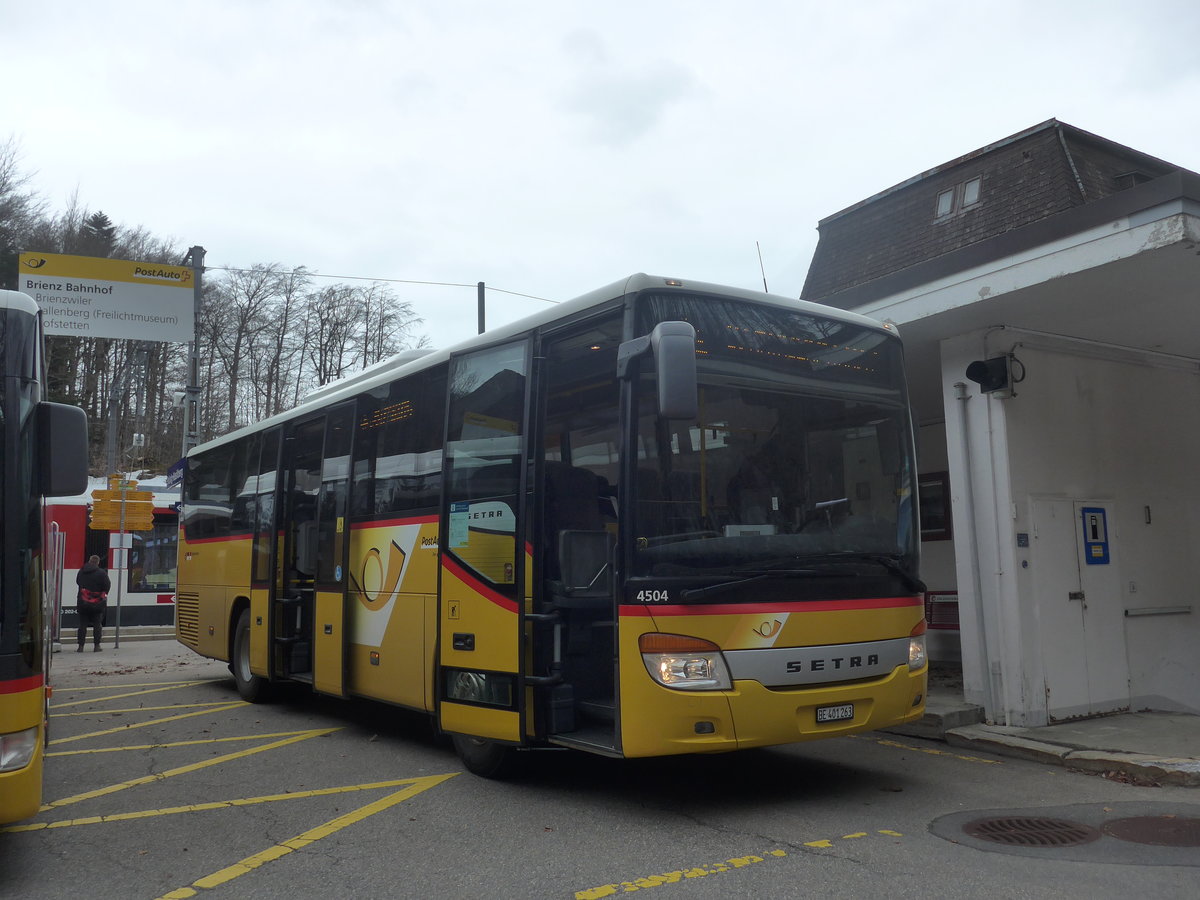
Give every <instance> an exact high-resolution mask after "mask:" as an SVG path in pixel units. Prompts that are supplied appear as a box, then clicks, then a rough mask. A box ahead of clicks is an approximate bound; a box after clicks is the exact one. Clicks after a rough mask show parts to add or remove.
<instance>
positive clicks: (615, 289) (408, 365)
mask: <svg viewBox="0 0 1200 900" xmlns="http://www.w3.org/2000/svg"><path fill="white" fill-rule="evenodd" d="M651 288H664V289H667V290H671V291H678V292H681V293H700V294H719V295H721V296H724V297H732V298H734V299H738V300H749V301H752V302H755V303H765V304H768V305H771V306H779V307H782V308H785V309H789V310H792V311H793V312H802V313H808V314H810V315H814V316H821V317H823V318H826V319H834V320H836V321H840V322H847V323H852V324H859V325H862V326H864V327H867V328H874V329H879V330H888V332H889V333H890V334H893V335H894V334H895V333H896V332H895V329H894V328H892V329H885V326H884V325H883V324H882V323H881V322H879V321H878V320H877V319H871V318H868V317H867V316H863V315H859V314H858V313H853V312H848V311H847V310H843V309H838V308H836V307H833V306H826V305H824V304H822V303H812V302H810V301H807V300H797V299H795V298H793V297H784V296H781V295H779V294H768V293H765V292H762V291H750V290H746V289H745V288H736V287H728V286H726V285H720V284H710V283H708V282H703V281H684V280H683V279H679V278H664V277H662V276H657V275H646V274H644V273H641V272H638V273H636V274H633V275H630V276H628V277H627V278H623V279H621V280H620V281H614V282H613V283H612V284H609V285H606V286H604V287H602V288H597V289H596V290H594V291H589V292H588V293H586V294H583V295H581V296H579V297H576V298H574V299H572V300H564V301H563V302H562V303H558V304H556V305H555V306H554V307H553V308H551V309H546V310H542V311H540V312H537V313H534V314H532V315H529V316H526V317H524V318H522V319H518V320H516V321H515V322H510V323H508V324H507V325H501V326H498V327H497V328H494V329H491V330H489V331H486V332H484V333H483V334H480V335H476V336H475V337H472V338H468V339H467V340H464V341H460V342H459V343H457V344H454V345H452V346H450V347H446V348H444V349H441V350H427V349H420V350H417V351H413V350H404V351H401V352H400V353H398V354H396V355H395V356H393V357H390V358H388V359H386V360H382V361H381V362H378V363H376V364H374V365H372V366H369V367H367V368H366V369H364V370H363V371H361V372H356V373H354V374H353V375H349V376H347V377H345V378H342V379H339V380H337V381H334V382H330V383H329V384H326V385H322V386H321V387H319V388H316V389H314V390H313V391H311V392H310V393H309V394H308V395H307V396H306V397H305V398H304V400H303V401H302V402H301V403H300V404H299V405H298V406H294V407H292V408H291V409H289V410H285V411H284V412H281V413H277V414H276V415H274V416H271V417H270V418H268V419H263V420H262V421H259V422H255V423H253V424H251V425H246V426H243V427H242V428H238V429H236V430H234V431H231V432H229V433H228V434H224V435H221V436H220V437H216V438H213V439H212V440H210V441H207V442H205V443H203V444H200V445H199V446H197V447H193V448H192V449H191V450H189V451H188V456H191V455H192V454H193V453H195V452H196V451H197V450H206V449H208V448H210V447H215V446H219V445H221V444H224V443H227V442H229V441H232V440H236V439H238V438H241V437H244V436H245V435H248V434H252V433H254V432H256V431H260V430H265V429H267V428H270V427H272V426H274V425H277V424H279V423H280V422H286V421H288V420H289V419H293V418H298V417H301V416H304V415H305V414H307V413H310V412H313V411H315V410H319V409H322V408H324V407H326V406H332V405H333V404H335V403H338V402H340V401H342V400H348V399H350V398H351V397H354V396H356V395H358V394H360V393H363V392H364V391H367V390H370V389H371V388H374V387H377V386H378V385H381V384H387V383H389V382H391V381H394V380H395V379H396V378H399V377H401V376H404V375H409V374H412V373H415V372H420V371H422V370H424V369H427V368H430V367H432V366H435V365H437V364H439V363H442V362H445V361H446V360H448V359H449V358H450V357H451V356H452V355H454V354H457V353H461V352H463V351H466V350H470V349H472V348H477V347H478V348H482V347H488V346H491V345H493V344H499V343H503V342H504V341H505V340H508V339H510V338H515V337H517V336H519V335H522V334H525V333H527V332H530V331H534V330H536V329H538V328H540V327H542V326H544V325H548V324H551V323H554V322H557V321H559V320H565V319H569V318H572V317H574V316H576V315H578V314H579V313H582V312H586V311H587V310H589V309H591V308H592V307H599V306H602V305H604V304H606V303H611V302H613V301H617V300H620V299H621V298H622V297H624V296H626V295H627V294H634V293H639V292H641V291H645V290H648V289H651Z"/></svg>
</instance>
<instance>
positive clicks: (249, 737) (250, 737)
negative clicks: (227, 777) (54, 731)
mask: <svg viewBox="0 0 1200 900" xmlns="http://www.w3.org/2000/svg"><path fill="white" fill-rule="evenodd" d="M293 734H308V730H307V729H304V730H301V731H274V732H271V733H270V734H239V735H235V736H234V737H219V738H203V739H198V740H194V741H167V742H165V743H162V744H134V745H132V746H129V747H93V748H90V749H88V750H56V751H55V752H53V753H47V754H46V756H47V757H51V756H82V755H83V754H86V753H124V752H125V751H126V750H163V749H169V748H171V747H194V746H196V745H197V744H224V743H228V742H230V741H261V740H265V739H266V738H275V737H291V736H292V735H293Z"/></svg>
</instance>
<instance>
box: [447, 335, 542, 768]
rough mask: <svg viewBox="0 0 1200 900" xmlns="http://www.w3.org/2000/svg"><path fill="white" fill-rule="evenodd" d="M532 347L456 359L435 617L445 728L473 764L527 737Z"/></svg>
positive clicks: (519, 344)
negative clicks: (524, 680) (523, 683)
mask: <svg viewBox="0 0 1200 900" xmlns="http://www.w3.org/2000/svg"><path fill="white" fill-rule="evenodd" d="M528 366H529V342H528V341H526V340H521V341H515V342H512V343H509V344H504V345H501V346H499V347H493V348H489V349H487V350H480V351H477V352H474V353H470V354H465V355H461V356H457V357H454V358H452V359H451V360H450V372H449V381H448V384H449V393H450V396H449V405H448V407H447V422H446V455H445V466H446V468H445V472H446V475H445V487H444V492H443V493H444V504H445V507H444V510H443V518H442V526H441V527H442V532H441V535H440V539H439V549H440V559H441V572H440V597H439V615H438V628H439V638H438V659H437V661H438V665H437V666H436V667H435V671H436V673H437V677H438V683H437V687H436V696H437V704H438V723H439V726H440V727H441V728H442V730H444V731H447V732H450V733H451V734H453V735H455V736H456V737H455V745H456V747H457V748H458V750H459V753H460V754H461V755H463V758H464V760H465V761H466V762H467V765H468V767H469V768H472V770H473V771H481V770H482V769H484V768H486V766H487V764H486V762H482V763H481V762H480V760H486V759H488V758H490V757H489V755H488V754H489V749H488V745H489V744H490V745H491V746H492V748H493V749H494V747H495V745H496V743H497V742H499V744H500V745H503V744H516V743H520V742H521V741H522V740H523V738H524V712H525V698H524V696H523V691H521V689H520V677H521V671H522V658H523V653H522V644H523V638H522V607H523V605H524V603H525V598H526V584H527V576H526V569H527V564H528V563H527V559H528V554H527V551H526V544H527V541H526V540H525V537H524V535H525V529H526V516H525V509H526V506H527V504H525V503H524V502H523V498H524V497H525V496H526V494H525V490H526V485H525V478H526V466H525V465H524V463H523V460H524V458H525V433H526V419H527V414H526V411H527V410H528V408H529V404H528V378H527V376H526V373H527V371H528Z"/></svg>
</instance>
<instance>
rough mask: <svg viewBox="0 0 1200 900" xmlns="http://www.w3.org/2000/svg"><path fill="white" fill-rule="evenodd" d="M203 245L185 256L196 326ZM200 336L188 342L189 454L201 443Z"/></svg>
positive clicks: (186, 432)
mask: <svg viewBox="0 0 1200 900" xmlns="http://www.w3.org/2000/svg"><path fill="white" fill-rule="evenodd" d="M204 256H205V250H204V248H203V247H200V246H195V247H191V248H190V249H189V250H188V252H187V256H185V257H184V258H183V264H184V265H185V266H187V265H190V266H191V267H192V272H193V273H194V275H195V277H194V278H193V279H192V312H193V316H194V321H195V323H196V327H197V328H199V324H200V303H201V298H202V289H201V280H202V279H203V277H204ZM198 343H199V340H198V336H196V335H193V337H192V342H191V343H190V344H188V383H187V386H186V387H185V388H184V393H185V396H184V400H183V453H181V454H180V456H187V453H188V451H189V450H191V449H192V448H193V447H195V446H196V444H198V443H199V438H200V356H199V354H198V352H197V349H196V348H197V345H198Z"/></svg>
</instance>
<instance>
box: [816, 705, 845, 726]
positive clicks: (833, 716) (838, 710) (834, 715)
mask: <svg viewBox="0 0 1200 900" xmlns="http://www.w3.org/2000/svg"><path fill="white" fill-rule="evenodd" d="M853 718H854V704H853V703H843V704H841V705H840V706H818V707H817V721H818V722H842V721H845V720H846V719H853Z"/></svg>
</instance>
